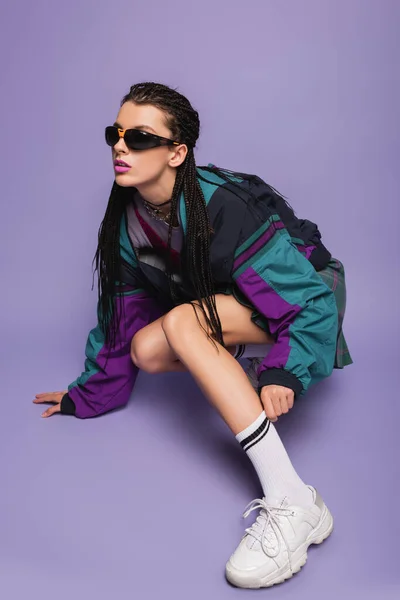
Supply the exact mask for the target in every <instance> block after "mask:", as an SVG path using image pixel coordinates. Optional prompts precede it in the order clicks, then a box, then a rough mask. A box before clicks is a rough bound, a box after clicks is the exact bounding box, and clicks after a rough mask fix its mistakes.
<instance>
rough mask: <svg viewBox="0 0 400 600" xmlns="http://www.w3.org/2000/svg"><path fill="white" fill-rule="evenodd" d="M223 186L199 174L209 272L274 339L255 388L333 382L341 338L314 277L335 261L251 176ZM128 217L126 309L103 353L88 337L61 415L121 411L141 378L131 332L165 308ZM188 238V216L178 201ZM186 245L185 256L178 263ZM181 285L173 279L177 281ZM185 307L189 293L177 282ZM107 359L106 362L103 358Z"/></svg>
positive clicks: (98, 337)
mask: <svg viewBox="0 0 400 600" xmlns="http://www.w3.org/2000/svg"><path fill="white" fill-rule="evenodd" d="M226 173H227V174H230V180H231V181H230V182H226V181H225V180H224V179H222V178H221V177H220V176H219V175H218V172H217V171H214V170H213V166H212V165H209V170H208V169H206V168H198V181H199V184H200V186H201V188H202V191H203V194H204V197H205V201H206V203H207V208H208V213H209V217H210V224H211V227H212V230H213V233H212V234H211V246H210V252H211V267H212V274H213V278H214V282H215V285H216V288H217V289H218V288H219V287H221V288H223V287H224V286H229V285H231V286H234V287H236V289H238V290H239V291H240V293H241V295H243V296H244V297H245V298H246V299H247V300H248V302H249V304H251V305H252V306H253V307H254V308H255V309H256V310H257V311H258V312H259V313H261V314H262V315H263V316H264V317H265V318H266V319H267V320H268V324H269V329H270V333H271V334H272V335H273V337H274V339H275V343H274V344H273V346H272V349H271V350H270V352H269V353H268V355H267V356H266V357H265V359H264V360H263V362H262V365H261V366H260V369H259V382H260V387H262V386H265V385H269V384H277V385H283V386H286V387H289V388H291V389H293V390H294V392H295V394H296V395H302V394H304V392H305V391H306V390H307V389H308V388H309V387H310V385H312V384H314V383H316V382H318V381H320V380H321V379H324V378H325V377H327V376H329V375H330V374H331V373H332V370H333V366H334V359H335V352H336V340H337V330H338V313H337V305H336V301H335V298H334V295H333V292H332V291H331V290H330V288H329V287H328V286H327V285H326V284H325V283H324V281H323V280H322V278H321V277H320V276H319V275H318V271H319V270H321V269H323V268H324V267H325V266H326V265H327V264H328V262H329V260H330V258H331V254H330V252H329V251H328V250H327V249H326V248H325V246H324V245H323V243H322V241H321V234H320V232H319V230H318V227H317V225H315V224H314V223H312V222H311V221H308V220H305V219H298V218H297V217H296V216H295V214H294V212H293V211H292V209H291V208H290V207H289V205H288V204H287V203H286V202H285V201H284V200H283V199H282V198H281V197H280V196H279V195H278V194H276V193H275V192H274V190H273V189H272V188H271V187H270V186H268V185H267V184H266V183H265V182H264V181H263V180H262V179H260V178H259V177H257V176H255V175H244V174H238V173H235V174H232V173H231V172H228V171H227V172H226ZM132 214H134V213H132V211H130V212H128V211H127V212H126V214H125V215H124V216H123V219H122V221H121V229H120V250H121V258H122V273H121V282H120V285H119V287H118V289H117V291H116V296H115V299H114V302H115V303H118V305H119V307H120V308H123V309H124V310H123V314H124V318H123V319H121V322H120V326H119V330H118V332H117V340H116V344H115V346H114V348H113V349H111V350H110V348H107V346H106V344H105V341H104V340H105V338H104V334H103V332H102V331H101V328H100V327H99V325H97V326H96V327H95V328H94V329H92V331H90V333H89V336H88V340H87V344H86V351H85V353H86V361H85V369H84V371H83V373H82V374H81V375H80V376H79V377H78V378H77V379H76V380H75V381H74V382H73V383H71V384H70V385H69V386H68V393H67V394H66V395H65V396H64V397H63V400H62V402H61V411H62V412H64V413H69V414H75V415H76V416H77V417H79V418H87V417H93V416H96V415H100V414H102V413H105V412H107V411H110V410H112V409H115V408H117V407H121V406H123V405H125V404H126V403H127V402H128V400H129V397H130V395H131V392H132V389H133V386H134V383H135V379H136V376H137V372H138V369H137V367H136V366H134V364H133V363H132V360H131V356H130V346H131V340H132V337H133V336H134V335H135V333H136V332H137V331H138V330H139V329H141V328H142V327H144V326H146V325H147V324H149V323H151V322H152V321H153V320H155V319H156V318H158V317H159V316H161V315H162V314H165V312H166V307H168V306H171V307H172V305H170V304H169V303H170V296H169V287H168V280H167V277H166V274H165V260H164V259H163V256H162V255H161V254H160V253H159V252H157V251H156V250H155V249H154V248H141V249H139V250H138V249H135V248H134V247H133V246H132V243H131V241H130V238H129V234H128V218H132V217H131V216H130V215H132ZM178 218H179V222H180V225H181V226H182V229H183V233H184V236H185V234H186V210H185V203H184V200H183V196H181V198H180V201H179V215H178ZM184 254H185V243H183V249H182V252H181V259H182V263H183V264H184ZM177 277H179V275H177ZM181 290H182V294H183V297H184V298H186V299H187V301H190V300H191V299H193V295H191V291H190V284H188V283H187V282H185V281H184V280H183V279H182V280H181ZM108 353H109V357H108V361H107V363H106V356H107V354H108Z"/></svg>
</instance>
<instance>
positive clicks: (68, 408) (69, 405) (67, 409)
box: [60, 394, 76, 415]
mask: <svg viewBox="0 0 400 600" xmlns="http://www.w3.org/2000/svg"><path fill="white" fill-rule="evenodd" d="M75 410H76V407H75V403H74V401H73V400H71V398H70V397H69V395H68V394H64V396H63V397H62V400H61V404H60V411H61V412H62V414H64V415H74V414H75Z"/></svg>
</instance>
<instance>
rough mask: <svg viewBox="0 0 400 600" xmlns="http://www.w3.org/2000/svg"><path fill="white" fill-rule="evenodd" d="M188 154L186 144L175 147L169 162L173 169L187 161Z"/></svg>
mask: <svg viewBox="0 0 400 600" xmlns="http://www.w3.org/2000/svg"><path fill="white" fill-rule="evenodd" d="M187 153H188V147H187V146H186V144H180V145H179V146H175V147H174V150H173V153H171V158H170V159H169V161H168V165H169V166H170V167H173V168H175V169H176V168H177V167H179V166H180V165H181V164H182V163H183V162H184V160H185V158H186V156H187Z"/></svg>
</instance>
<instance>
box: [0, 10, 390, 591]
mask: <svg viewBox="0 0 400 600" xmlns="http://www.w3.org/2000/svg"><path fill="white" fill-rule="evenodd" d="M399 17H400V3H399V2H397V1H396V0H393V1H390V0H380V1H378V0H376V1H373V0H340V1H338V0H336V1H334V0H331V1H327V0H297V1H296V0H292V1H289V0H283V1H278V0H273V1H271V0H264V1H262V0H259V1H258V2H255V1H251V0H250V1H249V2H237V1H236V0H235V1H232V0H224V1H220V2H218V1H215V0H213V1H210V0H203V2H201V3H200V2H199V3H197V4H195V3H193V2H188V0H186V1H185V0H168V1H167V2H161V0H159V1H157V2H154V1H150V0H147V1H146V2H132V1H128V0H125V1H124V0H113V2H98V1H96V0H92V1H90V0H69V1H68V2H62V3H61V2H55V1H54V2H51V1H50V0H48V1H44V0H39V1H35V2H28V1H27V0H25V2H13V3H6V2H4V3H2V4H1V7H0V23H1V35H0V44H1V52H0V57H1V58H0V60H1V73H2V75H1V95H0V103H1V111H0V120H1V128H0V131H1V138H2V141H3V143H2V149H1V162H0V169H1V182H2V192H1V203H2V207H1V208H2V211H1V214H2V217H1V220H0V233H1V237H0V239H1V244H2V246H1V262H0V268H1V273H0V274H1V281H2V292H1V296H0V303H1V304H0V308H1V317H0V319H1V320H0V334H1V350H0V352H1V357H0V359H1V360H0V369H1V384H2V401H3V410H2V418H1V421H0V457H1V463H0V464H1V466H0V468H1V477H0V490H1V492H0V596H1V597H2V598H6V599H7V600H16V599H18V600H20V599H21V600H22V599H24V600H25V599H26V598H28V597H34V598H39V597H40V598H41V599H42V600H49V599H50V598H57V600H64V599H66V598H72V597H75V598H77V599H79V600H80V599H81V598H95V599H96V600H103V599H109V598H115V599H118V600H124V599H125V598H132V597H136V598H140V599H143V600H147V599H156V598H165V597H167V598H168V597H170V596H171V597H174V598H177V599H179V600H180V599H185V600H186V599H187V598H190V599H191V600H192V599H193V600H197V599H200V598H202V599H203V598H206V597H208V598H218V600H223V599H225V598H233V597H235V598H239V597H240V598H247V597H250V594H252V592H250V591H241V590H236V589H234V588H232V587H230V586H229V585H228V584H227V583H226V582H225V580H224V575H223V573H224V565H225V561H226V560H227V559H228V557H229V555H230V553H231V552H232V550H233V549H234V548H235V547H236V544H237V543H238V541H239V539H240V536H241V535H242V533H243V529H244V523H243V521H241V519H240V517H241V513H242V510H243V509H244V506H245V505H246V504H247V502H249V501H250V500H251V499H252V498H253V497H256V496H257V495H259V493H260V490H259V487H258V483H257V480H256V477H255V475H254V473H253V471H252V468H251V465H250V463H249V462H248V460H247V458H246V456H244V455H243V454H242V452H241V449H240V447H239V446H238V444H237V443H236V441H235V440H234V438H233V436H232V435H231V434H230V432H229V431H228V429H227V427H226V426H225V425H224V424H223V423H222V421H221V419H220V418H219V417H218V416H217V414H216V413H215V412H214V411H213V410H212V409H211V408H210V407H209V406H208V404H207V402H206V401H205V399H204V398H203V397H202V395H201V394H200V392H199V391H198V390H197V388H196V387H195V384H194V383H193V382H192V380H191V379H190V377H189V376H188V375H182V376H172V375H165V376H153V377H150V376H145V375H140V377H139V379H138V383H137V387H136V390H135V394H134V398H132V400H131V402H130V404H129V405H128V407H127V408H126V409H125V410H122V411H118V412H116V413H113V414H108V415H106V416H105V417H102V418H98V419H94V420H88V421H79V420H78V419H74V418H69V417H60V416H56V417H53V418H51V419H49V420H43V419H41V418H40V414H41V411H42V408H41V407H36V406H34V405H32V404H31V403H30V402H31V400H32V399H33V397H34V394H36V393H38V392H42V391H51V390H61V389H63V388H65V387H66V386H67V384H68V383H69V382H70V381H72V380H74V379H75V378H76V376H77V375H78V374H79V373H80V372H81V370H82V368H83V359H84V355H83V351H84V345H85V342H86V336H87V333H88V331H89V329H90V328H91V327H92V326H93V325H94V310H95V302H96V294H95V292H94V291H93V292H92V291H91V283H92V271H91V260H92V258H93V254H94V251H95V247H96V241H97V230H98V226H99V224H100V221H101V219H102V217H103V214H104V211H105V206H106V202H107V199H108V193H109V190H110V186H111V183H112V169H111V163H110V155H109V150H108V149H107V147H106V146H105V144H104V142H103V128H104V126H105V125H107V124H109V123H111V122H112V121H113V120H114V118H115V115H116V113H117V111H118V106H119V101H120V98H121V97H122V96H123V95H124V94H125V92H127V90H128V89H129V86H130V85H131V84H133V83H135V82H139V81H143V80H159V81H162V82H164V83H167V84H169V85H172V86H179V88H180V90H181V91H182V92H183V93H185V94H186V95H188V97H189V98H190V99H191V101H192V103H193V104H194V105H195V106H196V108H197V109H198V110H199V112H200V115H201V119H202V125H203V130H202V136H201V140H200V143H199V146H198V152H197V159H198V163H199V164H204V163H207V162H214V163H216V164H219V165H221V166H226V167H229V168H234V169H235V168H237V169H242V170H244V171H246V170H247V171H249V172H254V173H258V174H259V175H261V176H262V177H264V178H265V179H267V180H268V181H269V182H270V183H272V184H273V185H275V186H276V187H277V188H278V189H280V190H281V191H282V192H283V193H285V194H286V195H287V196H288V197H289V198H290V200H291V202H292V203H293V204H294V206H295V209H296V211H297V212H298V213H299V215H300V216H302V217H307V218H310V219H312V220H314V221H316V222H317V223H318V225H319V226H320V228H321V229H322V231H323V234H324V240H325V242H326V244H327V245H328V247H329V248H331V249H332V251H333V253H334V254H335V255H336V256H337V257H338V258H340V259H341V260H343V261H344V263H345V266H346V269H347V281H348V296H349V297H348V311H347V316H346V320H345V333H346V336H347V338H348V342H349V345H350V348H351V351H352V354H353V358H354V360H355V364H354V365H353V366H352V367H349V368H348V369H346V370H345V371H343V372H335V373H334V375H333V376H332V377H331V378H330V379H329V380H328V381H326V382H324V383H323V384H321V385H320V386H318V387H317V388H315V389H314V390H312V391H311V392H310V394H309V395H308V396H307V397H306V398H305V399H304V401H302V402H301V403H299V404H298V405H297V406H296V407H295V408H294V409H293V411H291V413H290V414H289V415H288V416H287V417H285V418H282V419H281V420H280V421H279V423H278V427H279V432H280V433H281V435H282V437H283V440H284V442H285V444H286V446H287V448H288V451H289V453H290V455H291V457H292V460H293V462H294V464H295V467H296V468H297V469H298V471H299V473H300V475H301V476H302V477H303V478H304V479H305V480H306V481H307V482H308V483H311V484H313V485H315V486H316V487H317V488H318V489H319V490H320V491H321V493H322V495H323V497H324V498H325V499H326V502H327V504H328V505H329V506H330V508H331V510H332V512H333V514H334V516H335V517H336V522H335V525H336V528H335V532H334V534H333V535H332V537H331V538H330V539H329V540H328V541H327V542H326V543H325V544H323V545H322V546H321V547H317V548H314V549H312V550H311V551H310V553H309V561H308V563H307V566H306V567H305V568H304V569H303V570H302V572H301V573H300V574H299V575H297V576H296V577H295V578H294V579H293V580H291V581H289V582H287V583H286V584H284V585H282V586H279V587H277V588H274V589H273V590H271V591H269V592H268V591H263V592H260V594H265V595H267V594H272V595H273V597H274V598H279V599H280V598H289V597H290V598H292V597H294V595H295V594H296V597H297V598H299V599H302V598H307V599H309V600H313V599H314V598H315V599H316V598H318V599H319V598H336V597H337V595H338V594H342V596H343V597H345V598H350V597H353V596H355V595H357V597H358V596H360V597H362V598H370V597H371V598H377V597H379V598H385V599H386V598H394V597H395V596H396V589H397V593H399V589H398V588H396V586H399V581H400V579H399V570H398V566H397V563H398V558H397V547H398V535H399V530H398V515H397V512H396V510H397V508H396V507H397V502H398V491H399V488H398V483H397V481H396V480H395V479H396V475H395V470H396V466H397V468H398V456H399V454H398V451H399V444H398V435H397V436H396V434H397V431H398V422H399V419H398V418H399V409H398V403H399V398H398V381H399V378H398V375H399V373H398V359H399V354H400V353H399V348H398V334H399V310H398V306H399V302H398V294H397V293H396V292H397V291H398V276H399V258H398V257H399V247H398V240H397V232H398V223H399V209H398V194H399V192H398V190H399V186H398V184H399V182H398V177H397V175H398V169H399V167H398V165H399V114H398V107H399V105H400V82H399V56H398V54H399V53H398V43H399V42H398V31H399V24H400V19H399ZM396 367H397V368H396ZM397 477H398V471H397ZM396 528H397V531H396ZM256 594H257V592H256ZM396 597H399V596H396Z"/></svg>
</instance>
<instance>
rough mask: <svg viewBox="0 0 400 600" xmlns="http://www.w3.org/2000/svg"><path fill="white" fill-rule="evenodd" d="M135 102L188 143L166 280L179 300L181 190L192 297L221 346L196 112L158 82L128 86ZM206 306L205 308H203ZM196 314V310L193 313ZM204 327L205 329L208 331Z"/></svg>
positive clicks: (179, 176) (180, 173)
mask: <svg viewBox="0 0 400 600" xmlns="http://www.w3.org/2000/svg"><path fill="white" fill-rule="evenodd" d="M129 101H132V102H134V103H135V104H152V105H153V106H156V107H158V108H159V109H161V110H162V111H163V112H164V113H165V116H166V124H167V126H168V128H169V130H170V131H171V134H172V137H173V138H174V139H177V140H179V141H180V142H181V143H184V144H186V145H187V146H188V153H187V156H186V159H185V161H184V162H183V163H182V165H180V167H178V169H177V175H176V179H175V185H174V189H173V192H172V197H171V217H172V218H171V221H170V226H169V231H168V273H167V274H168V280H169V284H170V290H171V296H172V298H173V300H174V301H175V302H176V303H179V299H178V297H177V294H176V288H175V284H174V282H173V280H172V275H171V271H172V268H171V241H172V227H173V223H174V219H175V218H176V215H177V211H178V202H179V198H180V195H181V192H183V196H184V201H185V207H186V217H187V232H186V253H185V255H186V264H185V265H184V267H185V271H186V274H187V276H188V277H189V279H190V283H191V286H192V288H193V291H194V294H195V299H196V300H197V302H198V304H199V306H200V308H201V310H202V312H203V314H204V317H205V321H206V326H207V329H208V332H210V333H211V334H213V336H214V337H215V339H216V340H217V341H218V342H219V343H220V344H222V345H223V343H224V342H223V338H222V326H221V321H220V319H219V316H218V311H217V306H216V301H215V293H214V285H213V278H212V273H211V261H210V221H209V216H208V211H207V206H206V202H205V199H204V195H203V192H202V190H201V187H200V185H199V183H198V180H197V171H196V162H195V158H194V147H195V146H196V142H197V139H198V137H199V133H200V121H199V115H198V112H197V111H196V110H194V108H193V107H192V106H191V104H190V102H189V101H188V99H187V98H185V97H184V96H182V95H181V94H180V93H178V92H177V91H176V90H173V89H171V88H169V87H167V86H165V85H162V84H158V83H140V84H137V85H134V86H132V87H131V89H130V91H129V94H127V95H126V96H125V97H124V98H123V100H122V104H123V103H124V102H129ZM204 307H205V308H206V310H205V309H204ZM195 312H196V311H195ZM196 316H198V315H197V312H196ZM207 329H205V331H207Z"/></svg>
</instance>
